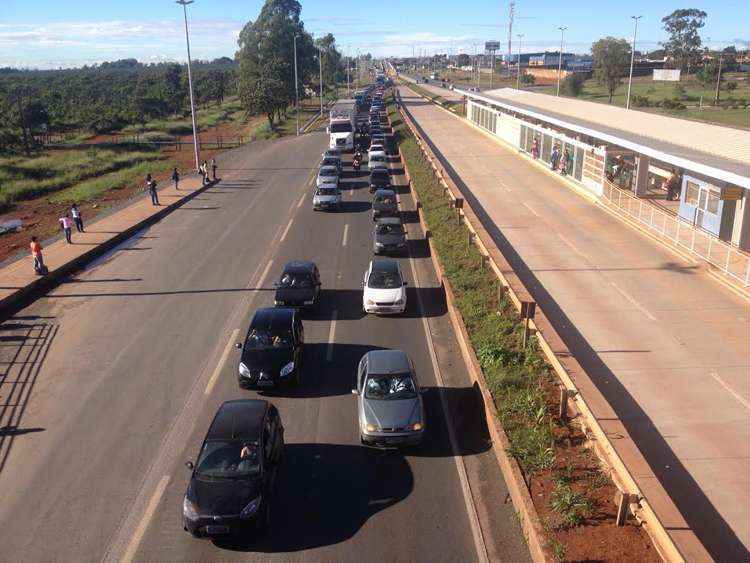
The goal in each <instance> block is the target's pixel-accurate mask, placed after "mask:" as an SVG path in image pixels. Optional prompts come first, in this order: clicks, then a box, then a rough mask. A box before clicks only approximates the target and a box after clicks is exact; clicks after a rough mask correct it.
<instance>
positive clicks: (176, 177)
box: [172, 166, 180, 190]
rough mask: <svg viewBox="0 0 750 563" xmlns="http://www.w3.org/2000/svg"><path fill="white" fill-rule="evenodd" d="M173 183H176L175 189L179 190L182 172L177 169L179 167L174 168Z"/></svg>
mask: <svg viewBox="0 0 750 563" xmlns="http://www.w3.org/2000/svg"><path fill="white" fill-rule="evenodd" d="M172 183H173V184H174V189H175V190H179V189H180V173H179V172H178V171H177V167H176V166H175V167H174V170H172Z"/></svg>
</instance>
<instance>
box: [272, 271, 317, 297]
mask: <svg viewBox="0 0 750 563" xmlns="http://www.w3.org/2000/svg"><path fill="white" fill-rule="evenodd" d="M320 285H321V284H320V272H319V271H318V266H317V265H315V262H310V261H308V260H293V261H292V262H288V263H287V265H286V266H284V271H283V272H281V278H279V281H278V282H277V283H276V295H275V296H274V300H273V302H274V305H277V306H281V307H315V306H316V305H317V304H318V299H319V297H320Z"/></svg>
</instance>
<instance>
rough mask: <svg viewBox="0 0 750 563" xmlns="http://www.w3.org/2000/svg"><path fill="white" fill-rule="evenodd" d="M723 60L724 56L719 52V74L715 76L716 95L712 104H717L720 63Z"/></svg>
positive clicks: (719, 84)
mask: <svg viewBox="0 0 750 563" xmlns="http://www.w3.org/2000/svg"><path fill="white" fill-rule="evenodd" d="M723 61H724V56H723V55H722V54H719V74H718V75H717V76H716V97H715V99H714V105H717V106H718V105H719V87H720V86H721V63H722V62H723Z"/></svg>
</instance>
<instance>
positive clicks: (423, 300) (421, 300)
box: [401, 286, 448, 318]
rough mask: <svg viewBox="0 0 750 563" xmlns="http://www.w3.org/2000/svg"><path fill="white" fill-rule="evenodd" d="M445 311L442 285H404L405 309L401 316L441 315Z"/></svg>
mask: <svg viewBox="0 0 750 563" xmlns="http://www.w3.org/2000/svg"><path fill="white" fill-rule="evenodd" d="M420 305H421V307H420ZM447 311H448V309H447V307H446V303H445V288H443V286H438V287H409V286H407V287H406V311H405V312H404V314H403V315H401V316H402V317H406V318H421V317H428V318H430V317H442V316H443V315H445V314H446V312H447Z"/></svg>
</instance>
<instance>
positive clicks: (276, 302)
mask: <svg viewBox="0 0 750 563" xmlns="http://www.w3.org/2000/svg"><path fill="white" fill-rule="evenodd" d="M273 304H274V305H283V304H284V302H283V301H279V300H278V299H274V300H273Z"/></svg>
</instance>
